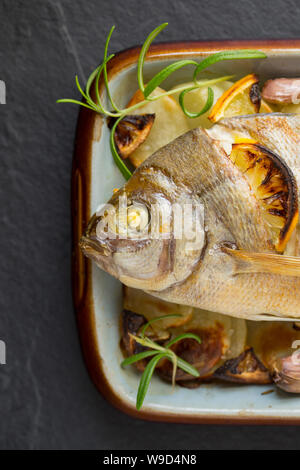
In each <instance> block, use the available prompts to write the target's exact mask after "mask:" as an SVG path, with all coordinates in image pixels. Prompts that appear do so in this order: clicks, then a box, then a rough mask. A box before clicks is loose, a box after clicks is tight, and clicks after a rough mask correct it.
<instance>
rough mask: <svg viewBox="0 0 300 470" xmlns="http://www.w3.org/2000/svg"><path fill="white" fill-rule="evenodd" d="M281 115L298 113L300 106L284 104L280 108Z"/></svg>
mask: <svg viewBox="0 0 300 470" xmlns="http://www.w3.org/2000/svg"><path fill="white" fill-rule="evenodd" d="M281 112H282V113H300V104H286V105H284V106H281Z"/></svg>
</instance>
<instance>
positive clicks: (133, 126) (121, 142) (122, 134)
mask: <svg viewBox="0 0 300 470" xmlns="http://www.w3.org/2000/svg"><path fill="white" fill-rule="evenodd" d="M154 118H155V114H141V115H128V116H126V117H124V118H123V119H122V120H121V121H120V122H119V124H118V125H117V127H116V131H115V144H116V147H117V151H118V154H119V155H120V157H122V158H127V157H128V155H130V154H131V153H132V152H133V151H134V150H135V149H136V148H138V147H139V146H140V145H141V144H142V143H143V142H144V140H145V139H146V138H147V136H148V134H149V132H150V130H151V127H152V126H153V123H154ZM113 123H114V121H113V120H112V119H109V121H108V127H109V128H111V127H112V126H113Z"/></svg>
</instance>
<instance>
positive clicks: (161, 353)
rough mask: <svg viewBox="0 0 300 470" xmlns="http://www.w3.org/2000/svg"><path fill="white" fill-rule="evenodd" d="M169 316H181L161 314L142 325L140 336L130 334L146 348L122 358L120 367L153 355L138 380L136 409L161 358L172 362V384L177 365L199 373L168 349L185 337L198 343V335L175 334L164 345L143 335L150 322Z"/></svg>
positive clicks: (184, 369)
mask: <svg viewBox="0 0 300 470" xmlns="http://www.w3.org/2000/svg"><path fill="white" fill-rule="evenodd" d="M170 317H181V315H180V314H171V315H163V316H161V317H157V318H154V319H152V320H150V321H149V322H148V323H146V324H145V325H144V326H143V328H142V330H141V333H140V336H135V335H131V337H132V338H133V339H134V340H135V341H136V342H137V343H139V344H141V345H142V346H144V347H146V348H148V350H147V351H143V352H141V353H138V354H133V355H132V356H130V357H127V358H126V359H124V361H123V362H122V363H121V367H125V366H128V365H131V364H134V363H135V362H138V361H141V360H142V359H146V358H148V357H151V356H153V357H152V359H151V360H150V361H149V362H148V364H147V365H146V367H145V370H144V372H143V374H142V377H141V380H140V384H139V388H138V392H137V397H136V408H137V409H138V410H139V409H140V408H141V407H142V405H143V402H144V399H145V396H146V393H147V390H148V388H149V385H150V381H151V378H152V376H153V373H154V370H155V368H156V366H157V365H158V363H159V361H160V360H161V359H167V360H169V361H170V362H172V364H173V373H172V384H173V386H174V385H175V379H176V371H177V367H179V369H182V370H183V371H184V372H186V373H187V374H190V375H192V376H193V377H199V375H200V374H199V372H198V371H197V369H196V368H195V367H194V366H192V365H191V364H189V363H188V362H186V361H184V360H183V359H181V358H180V357H178V356H177V355H176V354H175V352H174V351H172V350H171V349H170V348H171V346H173V345H174V344H175V343H177V342H178V341H182V340H183V339H187V338H190V339H194V340H196V341H197V342H198V343H199V344H200V343H201V339H200V338H199V336H197V335H195V334H194V333H183V334H181V335H178V336H176V338H173V339H172V340H171V341H169V342H168V343H167V344H166V345H165V346H161V345H160V344H157V343H156V342H155V341H152V340H151V339H150V338H147V337H145V332H146V330H147V329H148V327H149V326H151V325H152V323H154V322H156V321H159V320H163V319H164V318H170Z"/></svg>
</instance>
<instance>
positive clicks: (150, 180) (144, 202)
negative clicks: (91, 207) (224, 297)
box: [80, 162, 205, 291]
mask: <svg viewBox="0 0 300 470" xmlns="http://www.w3.org/2000/svg"><path fill="white" fill-rule="evenodd" d="M145 163H146V162H145ZM203 210H204V209H203V206H202V205H201V201H200V199H199V198H197V197H195V195H194V194H193V193H192V192H191V190H190V189H189V188H188V187H185V186H184V185H181V186H180V185H178V184H175V182H174V181H173V180H172V178H171V177H170V175H168V173H167V171H166V170H165V169H162V168H159V167H154V166H151V165H150V166H149V165H148V164H143V165H142V166H141V167H139V168H138V169H137V170H136V171H135V173H134V174H133V176H132V177H131V179H130V180H129V181H128V182H127V183H126V184H125V185H124V186H123V187H122V188H121V189H120V190H118V191H117V192H115V194H114V195H113V196H112V198H111V199H110V200H109V201H108V203H107V204H104V205H102V206H100V207H99V209H98V211H97V212H96V214H95V215H94V216H93V217H92V219H91V221H90V223H89V225H88V228H87V230H86V233H85V234H84V236H83V237H82V239H81V241H80V246H81V249H82V251H83V252H84V254H85V255H86V256H88V257H89V258H91V259H92V260H93V261H95V262H96V264H97V265H98V266H99V267H100V268H102V269H103V270H105V271H106V272H108V273H109V274H111V275H113V276H114V277H116V278H117V279H119V280H120V281H121V282H123V284H125V285H127V286H130V287H135V288H139V289H144V290H155V291H160V290H163V289H166V288H167V287H170V286H171V285H173V284H175V283H178V282H181V281H183V280H184V279H186V278H187V277H188V276H189V275H190V274H191V272H192V271H193V269H194V267H195V265H196V264H197V263H198V262H199V261H200V259H201V254H202V251H203V250H204V248H205V230H204V213H203Z"/></svg>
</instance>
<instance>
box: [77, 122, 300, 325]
mask: <svg viewBox="0 0 300 470" xmlns="http://www.w3.org/2000/svg"><path fill="white" fill-rule="evenodd" d="M299 136H300V115H292V114H281V113H273V114H265V115H263V114H260V115H251V116H250V115H249V116H240V117H235V118H230V119H224V120H223V121H220V122H219V123H218V124H216V125H215V126H213V127H212V128H211V129H209V130H204V129H201V128H197V129H194V130H192V131H189V132H187V133H186V134H184V135H182V136H180V137H178V138H177V139H175V140H174V141H173V142H171V143H170V144H168V145H166V146H165V147H163V148H161V149H160V150H158V151H157V152H155V154H153V155H152V156H151V157H149V158H148V159H147V160H146V161H145V162H143V163H142V164H141V165H140V166H139V167H138V169H137V170H136V171H135V172H134V174H133V175H132V177H131V178H130V180H129V181H128V182H127V183H126V184H125V185H124V186H123V187H122V188H121V189H119V190H118V191H117V192H116V193H115V194H114V195H113V196H112V198H111V199H110V201H109V203H108V205H107V206H105V207H102V208H101V209H100V210H99V211H98V212H97V213H96V214H95V215H94V216H93V217H92V219H91V221H90V223H89V225H88V228H87V231H86V233H85V235H84V236H83V237H82V239H81V242H80V245H81V248H82V250H83V252H84V254H85V255H86V256H88V257H90V258H91V259H92V260H94V261H95V262H96V263H97V265H98V266H99V267H100V268H102V269H104V270H105V271H107V272H108V273H109V274H111V275H113V276H115V277H116V278H118V279H119V280H120V281H121V282H122V283H123V284H125V285H127V286H130V287H134V288H138V289H142V290H144V291H146V292H148V293H150V294H151V295H154V296H156V297H158V298H160V299H163V300H166V301H169V302H175V303H178V304H183V305H189V306H192V307H196V308H201V309H205V310H209V311H213V312H218V313H222V314H227V315H231V316H235V317H240V318H245V319H252V320H261V319H262V320H272V319H273V320H274V318H275V319H276V317H277V318H278V319H297V318H300V294H299V288H300V279H299V276H300V258H298V257H297V256H298V255H299V251H300V250H299V245H300V243H299V233H298V232H299V231H298V227H297V222H298V191H297V187H298V185H299V184H300V157H299V155H300V140H299ZM120 201H122V202H121V203H120ZM175 216H176V217H175ZM116 219H118V221H119V223H118V224H115V221H116ZM178 219H180V220H181V222H182V221H183V228H182V230H181V231H180V230H179V229H178V225H180V224H178V223H177V220H178ZM120 221H121V222H120ZM186 226H188V227H189V229H188V230H186ZM287 255H288V256H287Z"/></svg>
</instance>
